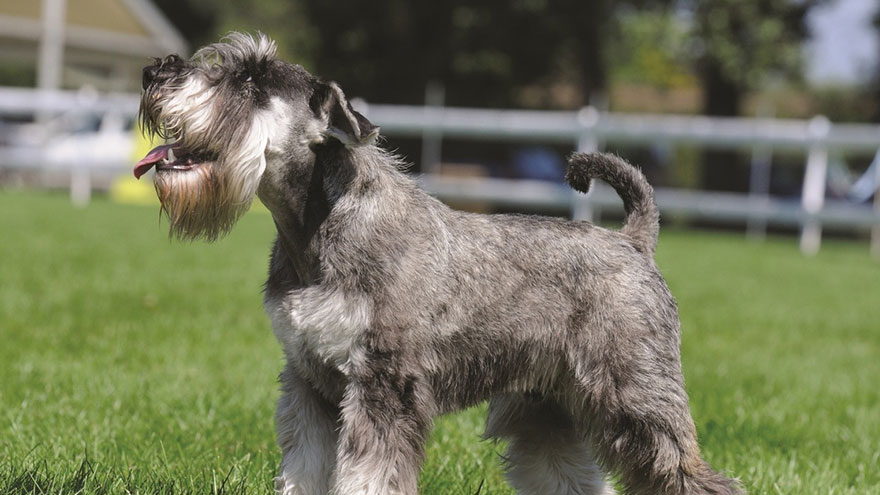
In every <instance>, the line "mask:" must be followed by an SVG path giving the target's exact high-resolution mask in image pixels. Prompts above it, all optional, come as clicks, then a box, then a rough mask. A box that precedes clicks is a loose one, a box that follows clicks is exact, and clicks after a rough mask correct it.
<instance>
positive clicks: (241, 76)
mask: <svg viewBox="0 0 880 495" xmlns="http://www.w3.org/2000/svg"><path fill="white" fill-rule="evenodd" d="M238 80H239V81H241V82H243V83H249V82H252V81H253V80H254V78H253V77H251V74H250V72H239V73H238Z"/></svg>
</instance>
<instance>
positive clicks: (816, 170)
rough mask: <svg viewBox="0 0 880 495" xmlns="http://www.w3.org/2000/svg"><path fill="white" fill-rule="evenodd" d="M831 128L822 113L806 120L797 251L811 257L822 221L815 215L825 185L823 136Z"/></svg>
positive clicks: (816, 248)
mask: <svg viewBox="0 0 880 495" xmlns="http://www.w3.org/2000/svg"><path fill="white" fill-rule="evenodd" d="M830 131H831V122H830V121H829V120H828V119H827V118H826V117H824V116H822V115H817V116H815V117H813V119H812V120H810V124H809V126H808V133H809V135H810V140H811V141H812V143H811V144H810V148H809V151H808V154H807V168H806V170H805V171H804V186H803V190H802V193H801V208H803V210H804V213H805V214H806V218H804V220H803V223H802V226H801V243H800V244H801V252H802V253H803V254H805V255H808V256H811V255H814V254H816V253H818V252H819V247H820V246H821V244H822V223H821V221H820V220H819V218H818V216H817V215H818V214H819V213H820V212H821V211H822V206H823V205H824V203H825V186H826V181H827V171H828V147H827V144H826V143H825V138H826V137H828V133H829V132H830Z"/></svg>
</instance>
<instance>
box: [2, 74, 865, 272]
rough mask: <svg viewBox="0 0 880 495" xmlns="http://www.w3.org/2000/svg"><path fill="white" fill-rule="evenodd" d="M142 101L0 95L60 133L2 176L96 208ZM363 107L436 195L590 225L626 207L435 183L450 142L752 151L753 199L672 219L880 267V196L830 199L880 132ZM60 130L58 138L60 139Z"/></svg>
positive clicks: (14, 160) (674, 207)
mask: <svg viewBox="0 0 880 495" xmlns="http://www.w3.org/2000/svg"><path fill="white" fill-rule="evenodd" d="M138 100H139V98H138V96H137V95H130V94H117V95H97V94H94V93H89V92H82V91H80V92H64V91H52V92H44V91H35V90H30V89H20V88H0V118H2V117H10V116H11V117H29V116H34V115H44V116H45V115H52V116H54V118H53V119H51V120H49V121H45V120H43V121H41V122H43V125H42V128H43V130H44V131H45V129H50V130H49V131H47V132H43V134H42V138H40V139H42V140H43V141H42V142H39V141H40V140H39V139H37V142H35V143H34V142H32V143H29V144H28V145H25V146H22V145H21V143H18V142H16V140H15V139H13V140H11V141H9V142H8V144H7V145H6V146H2V145H0V169H3V168H16V167H17V168H21V167H27V168H56V169H59V168H67V169H69V170H70V172H71V178H72V179H71V195H72V197H73V198H74V199H75V201H78V202H83V201H87V200H88V192H89V190H90V184H89V181H90V177H91V173H92V172H93V171H94V170H96V169H98V170H103V171H107V170H113V171H118V173H130V168H131V163H130V161H131V146H132V141H131V140H132V139H133V136H134V132H133V131H131V130H130V129H127V128H126V127H125V122H131V121H132V120H133V119H134V117H135V114H136V112H137V104H138ZM355 106H356V108H358V109H359V110H360V111H361V112H363V113H364V114H365V115H367V117H368V118H370V120H372V121H373V122H374V123H376V124H378V125H380V126H381V127H382V132H383V134H386V135H390V136H400V137H420V138H421V139H422V141H423V147H422V148H423V156H422V169H423V171H425V172H427V173H426V174H425V175H424V176H423V177H422V178H421V180H422V183H423V184H424V186H425V188H426V189H428V190H429V191H431V192H432V193H433V194H436V195H437V196H439V197H441V198H443V199H447V200H462V199H467V200H479V201H483V202H491V203H495V204H504V205H509V206H512V207H523V206H552V207H561V208H566V207H567V208H570V210H571V212H572V215H573V216H575V217H578V218H592V217H593V215H595V214H596V213H597V212H598V211H599V210H600V209H612V208H614V209H617V208H620V201H619V199H618V198H617V196H616V195H615V194H614V193H613V191H611V190H610V189H609V188H607V187H604V188H603V187H596V188H595V191H594V192H593V193H591V194H589V195H587V196H584V195H580V194H575V193H573V192H572V191H570V190H569V189H568V188H566V187H564V186H562V185H554V184H549V183H545V182H537V181H511V180H501V179H460V178H452V177H446V176H441V175H439V174H436V173H434V172H436V171H437V168H436V166H435V165H436V164H439V162H440V149H441V143H442V140H443V139H444V138H446V137H453V138H459V139H473V140H487V139H491V140H512V141H517V142H541V143H550V142H553V143H566V144H568V143H570V144H571V146H572V148H573V149H577V150H579V151H592V150H597V149H599V148H600V146H601V143H604V142H614V143H635V144H645V145H655V144H672V145H674V144H689V145H697V146H702V147H718V148H731V149H741V150H748V151H751V152H752V153H753V164H752V181H751V184H752V190H751V191H750V193H749V194H730V193H716V192H706V191H691V190H682V189H658V190H657V191H656V194H657V202H658V204H659V206H660V209H661V211H662V212H663V213H674V214H682V215H689V216H698V217H706V218H710V219H715V220H735V221H745V222H747V223H748V225H749V231H750V232H751V233H753V234H755V235H758V236H761V235H762V233H763V231H764V229H765V228H766V225H767V223H768V222H773V223H776V224H784V225H794V226H799V227H800V228H801V239H800V245H801V249H802V251H803V252H804V253H805V254H812V253H815V252H817V251H818V249H819V247H820V243H821V235H822V226H823V225H830V226H839V227H847V228H856V229H871V249H872V252H873V253H875V255H877V256H878V257H880V195H875V200H874V205H873V208H872V207H871V205H867V204H861V205H860V204H855V203H852V202H847V201H839V200H836V201H826V200H825V190H826V182H827V180H826V178H827V169H828V163H829V154H850V153H874V152H877V151H878V149H880V126H875V125H863V124H832V123H830V122H829V121H828V120H827V119H825V118H824V117H816V118H813V119H811V120H781V119H748V118H708V117H700V116H674V115H631V114H615V113H599V112H598V111H596V110H595V109H593V108H589V107H587V108H584V109H581V110H580V111H576V112H560V111H522V110H486V109H464V108H449V107H431V106H428V107H413V106H400V105H370V104H366V103H364V102H362V101H361V102H355ZM82 116H91V117H98V118H100V122H101V124H100V126H99V127H98V129H97V130H95V131H94V132H93V133H92V135H83V134H80V135H79V137H78V138H77V139H74V141H75V143H73V144H70V143H68V144H70V146H69V147H68V148H65V147H64V146H60V145H59V143H63V142H64V139H67V138H65V137H64V135H63V133H64V126H63V125H55V124H53V123H55V122H59V121H61V122H63V121H64V119H68V120H69V119H73V120H75V119H76V118H78V117H82ZM47 122H48V123H47ZM53 126H54V127H56V128H57V129H56V131H57V132H53V131H52V130H51V129H52V127H53ZM36 134H40V132H36ZM0 137H2V136H0ZM92 138H94V140H91V141H90V139H92ZM102 139H103V141H101V140H102ZM126 139H127V141H126ZM112 143H115V145H114V144H112ZM782 149H785V150H801V151H803V153H804V156H805V157H806V167H805V174H804V181H803V190H802V194H801V200H800V202H799V203H796V204H795V203H792V202H790V201H784V200H780V199H776V198H773V197H772V196H770V195H769V191H768V189H769V167H770V165H769V162H770V160H769V158H768V157H769V155H770V153H772V152H773V151H774V150H782ZM97 150H102V151H103V153H97V152H96V151H97ZM878 157H880V153H878ZM878 160H880V158H878ZM873 170H875V171H876V174H877V176H876V177H875V180H874V181H873V184H874V187H876V186H877V185H878V184H880V164H878V166H875V167H873Z"/></svg>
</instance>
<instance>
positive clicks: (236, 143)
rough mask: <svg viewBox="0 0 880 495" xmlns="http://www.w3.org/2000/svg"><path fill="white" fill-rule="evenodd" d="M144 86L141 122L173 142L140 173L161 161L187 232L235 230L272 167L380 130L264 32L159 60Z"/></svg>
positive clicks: (167, 198)
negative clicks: (288, 58)
mask: <svg viewBox="0 0 880 495" xmlns="http://www.w3.org/2000/svg"><path fill="white" fill-rule="evenodd" d="M143 86H144V93H143V97H142V99H141V107H140V121H141V125H142V127H143V129H144V130H146V131H147V132H149V133H150V134H153V135H158V136H159V137H161V138H164V139H166V140H167V141H168V142H167V144H163V145H161V146H158V147H156V148H154V149H153V150H152V151H150V152H149V153H148V154H147V156H145V157H144V158H143V159H142V160H141V161H140V162H138V163H137V165H135V169H134V174H135V176H136V177H140V176H141V175H143V174H145V173H147V172H148V171H149V170H150V169H151V168H153V167H154V166H155V168H156V173H155V177H154V182H155V185H156V191H157V193H158V195H159V199H160V201H161V203H162V210H163V211H164V212H165V214H166V215H167V216H168V219H169V222H170V226H171V234H172V235H174V236H177V237H179V238H182V239H197V238H202V239H206V240H215V239H217V238H218V237H219V236H221V235H223V234H225V233H226V232H228V231H229V229H230V228H231V227H232V225H233V224H234V223H235V221H236V220H237V219H238V218H239V217H240V216H241V214H242V213H244V212H245V211H247V209H248V208H249V206H250V204H251V201H252V200H253V197H254V195H255V194H256V192H257V189H258V188H259V186H260V182H261V181H262V180H263V178H264V176H266V175H267V174H266V171H267V170H270V171H272V170H273V169H279V168H283V167H296V166H308V165H309V164H312V163H313V162H314V154H313V151H312V150H313V148H314V146H316V145H318V144H321V143H324V142H326V141H327V140H330V139H333V140H337V141H339V142H340V143H342V144H343V145H345V146H363V145H367V144H372V143H373V142H374V141H375V140H376V137H377V136H378V128H377V127H376V126H373V125H372V124H370V122H369V121H367V120H366V119H365V118H364V117H363V116H362V115H360V114H358V113H357V112H355V111H354V110H353V109H352V108H351V105H349V103H348V101H347V100H346V98H345V95H344V94H343V93H342V90H341V89H340V88H339V87H338V86H337V85H336V84H334V83H325V82H322V81H320V80H319V79H317V78H315V77H313V76H312V75H311V74H309V73H308V72H306V70H305V69H303V68H302V67H300V66H298V65H293V64H289V63H286V62H283V61H281V60H278V59H276V58H275V44H274V43H273V42H272V41H271V40H270V39H269V38H267V37H265V36H263V35H258V36H257V37H251V36H249V35H246V34H241V33H232V34H230V35H229V36H227V37H226V38H224V40H222V41H221V42H220V43H215V44H212V45H208V46H206V47H204V48H202V49H200V50H199V51H197V52H196V54H195V55H194V56H193V57H192V58H191V59H189V60H184V59H181V58H180V57H178V56H176V55H171V56H168V57H166V58H164V59H157V60H156V61H155V62H154V63H153V64H152V65H150V66H147V67H145V68H144V72H143ZM274 172H276V173H274V174H272V175H274V176H279V175H282V174H280V173H277V172H278V171H277V170H275V171H274Z"/></svg>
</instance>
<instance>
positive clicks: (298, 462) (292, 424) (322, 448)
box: [275, 364, 339, 495]
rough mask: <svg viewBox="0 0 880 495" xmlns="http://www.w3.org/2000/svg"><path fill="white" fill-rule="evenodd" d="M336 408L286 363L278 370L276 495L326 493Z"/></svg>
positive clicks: (333, 448) (333, 455) (333, 459)
mask: <svg viewBox="0 0 880 495" xmlns="http://www.w3.org/2000/svg"><path fill="white" fill-rule="evenodd" d="M338 416H339V413H338V408H337V407H335V406H333V405H332V404H330V403H329V402H327V401H326V400H325V399H324V398H323V397H321V396H320V395H318V393H317V392H316V391H315V390H314V389H313V388H312V387H311V386H310V385H309V384H308V383H306V382H305V381H304V380H303V379H302V378H301V377H300V376H299V375H298V374H297V372H296V371H294V370H293V369H292V367H291V365H290V364H288V365H287V367H286V368H285V369H284V371H283V372H282V373H281V397H280V398H279V399H278V410H277V412H276V416H275V421H276V423H277V429H278V446H279V447H280V448H281V467H280V469H279V472H278V477H277V478H275V490H276V492H277V493H278V494H279V495H327V493H328V492H329V490H330V477H331V475H332V473H333V465H334V464H335V462H336V442H337V436H338V435H337V433H336V430H337V427H338V419H337V418H338Z"/></svg>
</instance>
